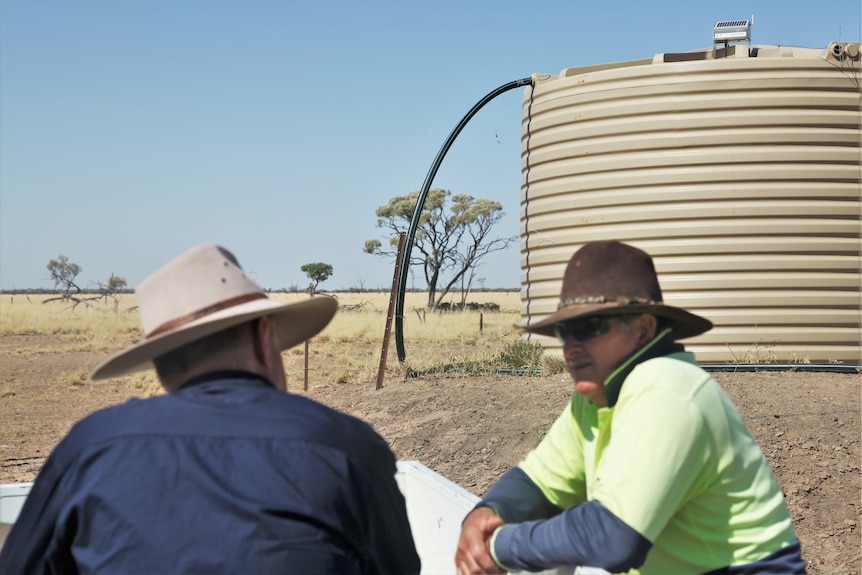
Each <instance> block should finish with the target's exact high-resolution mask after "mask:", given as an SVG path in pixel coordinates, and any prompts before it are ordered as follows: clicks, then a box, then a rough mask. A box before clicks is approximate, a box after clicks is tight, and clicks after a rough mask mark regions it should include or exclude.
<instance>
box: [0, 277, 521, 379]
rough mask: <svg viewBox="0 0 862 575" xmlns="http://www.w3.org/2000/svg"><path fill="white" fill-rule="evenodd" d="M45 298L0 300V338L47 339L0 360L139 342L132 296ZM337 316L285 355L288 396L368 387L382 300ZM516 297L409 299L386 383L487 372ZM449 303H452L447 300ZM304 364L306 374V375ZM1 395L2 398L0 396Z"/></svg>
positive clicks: (354, 304) (507, 341)
mask: <svg viewBox="0 0 862 575" xmlns="http://www.w3.org/2000/svg"><path fill="white" fill-rule="evenodd" d="M49 297H51V296H37V295H30V296H26V295H20V294H19V295H14V296H13V295H9V294H2V295H0V336H2V335H12V334H15V335H26V334H35V333H38V334H46V335H51V336H53V337H52V338H51V341H52V343H51V348H50V349H49V348H46V346H45V345H44V340H42V343H41V344H40V346H39V347H38V348H32V347H27V346H26V344H21V346H19V347H17V348H15V349H9V348H8V347H6V348H4V351H3V353H16V354H37V353H62V352H79V351H88V352H113V351H118V350H120V349H123V348H125V347H127V346H128V345H129V344H130V343H132V342H134V341H136V340H137V339H139V338H140V337H142V335H143V334H142V332H141V329H140V323H139V318H138V313H137V308H136V307H135V306H136V303H135V298H134V296H133V295H126V296H123V297H122V298H121V299H120V300H119V301H118V302H114V301H113V300H109V301H107V302H102V301H99V302H92V305H91V306H89V307H88V306H84V305H78V306H76V307H72V306H71V305H69V304H68V303H64V302H48V303H44V301H45V300H46V299H48V298H49ZM270 297H272V298H273V299H276V300H279V301H297V300H300V299H303V298H305V297H307V296H306V295H304V294H271V296H270ZM335 297H337V299H338V301H339V313H338V314H336V316H335V319H333V321H332V322H331V323H330V324H329V325H328V326H327V327H326V329H324V330H323V332H321V333H320V334H318V335H317V336H316V337H315V338H313V339H312V340H311V341H310V342H309V343H308V347H307V352H308V353H307V356H306V346H304V345H300V346H298V347H295V348H293V349H290V350H287V351H285V353H284V364H285V371H286V372H287V374H288V379H289V381H290V382H291V383H290V385H291V387H292V388H296V387H297V386H302V385H304V381H305V378H306V374H307V377H308V380H309V381H310V382H311V385H321V384H322V385H327V384H348V383H372V382H376V380H377V373H378V369H379V364H380V358H381V353H382V345H383V336H384V331H385V328H386V320H387V318H386V316H387V312H388V309H389V294H388V293H339V294H335ZM519 298H520V296H519V294H518V292H515V291H512V292H508V293H505V292H477V293H471V294H470V295H469V297H468V298H467V300H468V301H470V302H477V303H480V304H484V303H489V302H493V303H496V304H497V305H499V306H500V311H494V312H491V311H483V312H480V311H463V312H447V313H438V312H431V311H427V310H426V309H425V302H426V299H427V296H426V294H424V293H411V294H407V295H406V297H405V304H404V322H403V324H404V344H405V345H404V346H405V350H406V356H407V357H406V361H405V363H404V364H403V365H402V364H401V363H400V362H399V361H398V357H397V352H396V344H395V325H394V321H393V322H392V325H391V332H390V333H391V335H390V345H389V351H388V354H387V362H386V370H387V375H386V377H387V378H391V377H401V376H404V375H406V373H407V372H408V371H409V370H426V369H436V368H440V367H442V366H448V365H455V366H457V365H475V364H485V365H493V364H494V362H495V361H498V358H499V356H500V354H501V352H502V351H503V350H505V349H506V348H507V346H511V345H513V344H515V343H517V342H518V341H519V335H518V330H516V329H515V328H514V327H513V325H514V324H516V323H518V322H519V321H520V315H519V309H520V299H519ZM452 301H459V300H458V299H453V300H452ZM306 364H307V367H306ZM130 377H131V383H132V386H133V387H135V394H136V395H141V394H144V395H151V394H153V393H157V392H158V383H157V382H156V380H155V377H154V376H153V375H152V374H135V375H133V376H130ZM85 382H86V372H85V371H84V370H83V368H82V369H81V370H80V371H76V372H74V373H70V374H69V375H68V377H67V380H66V382H65V387H66V388H67V389H77V388H80V387H81V386H83V385H84V384H85ZM0 392H2V390H0Z"/></svg>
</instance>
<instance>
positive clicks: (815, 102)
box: [520, 42, 862, 365]
mask: <svg viewBox="0 0 862 575" xmlns="http://www.w3.org/2000/svg"><path fill="white" fill-rule="evenodd" d="M859 51H860V50H859V44H858V43H837V42H836V43H832V44H830V45H829V46H828V47H826V48H825V49H823V50H819V49H810V48H793V47H786V46H754V45H736V46H730V47H727V48H720V49H705V50H698V51H693V52H685V53H680V54H659V55H657V56H655V57H653V58H649V59H644V60H635V61H629V62H619V63H612V64H603V65H596V66H587V67H580V68H568V69H565V70H563V71H562V72H561V73H560V74H559V75H543V74H535V75H534V76H533V83H532V85H531V86H530V87H528V88H526V89H525V92H524V101H523V118H522V124H523V129H522V175H523V178H522V185H521V192H522V193H521V214H520V220H521V231H520V234H521V286H522V289H521V316H522V321H523V322H524V323H528V322H531V321H537V320H538V319H541V318H542V317H545V316H546V315H548V314H550V313H552V312H553V311H554V310H555V309H556V305H557V302H558V300H559V293H560V287H561V282H562V275H563V271H564V269H565V265H566V263H567V261H568V260H569V258H570V257H571V255H572V254H573V253H574V252H575V251H576V250H577V249H578V248H579V247H580V246H582V245H583V244H584V243H586V242H590V241H594V240H603V239H617V240H620V241H624V242H627V243H630V244H632V245H635V246H637V247H640V248H641V249H643V250H645V251H647V252H648V253H650V254H651V255H652V256H653V259H654V261H655V264H656V269H657V271H658V274H659V281H660V283H661V286H662V289H663V292H664V296H665V301H666V303H669V304H671V305H676V306H680V307H684V308H686V309H688V310H690V311H692V312H694V313H697V314H700V315H703V316H705V317H707V318H709V319H711V320H712V322H713V323H714V324H715V328H714V329H713V330H712V331H710V332H708V333H706V334H704V335H701V336H698V337H695V338H691V339H688V340H684V342H683V343H685V344H686V347H687V348H688V349H690V350H691V351H694V352H695V353H696V354H697V357H698V360H699V361H701V362H702V363H704V362H707V363H712V362H715V363H744V364H757V363H763V364H767V363H773V364H774V363H795V364H809V363H813V364H853V365H858V364H859V363H860V357H862V345H860V338H862V335H860V334H862V329H860V328H861V327H862V325H860V324H862V279H860V278H862V275H860V252H862V250H860V242H862V239H860V238H862V218H860V204H862V202H860V193H862V192H860V187H862V141H860V140H862V129H860V128H862V126H860V122H862V109H861V108H860V100H862V90H860V56H859ZM533 337H538V340H539V341H541V342H542V344H543V345H545V347H546V348H548V349H550V350H553V349H556V350H557V351H559V344H557V342H555V341H553V340H551V339H548V338H544V337H541V336H533Z"/></svg>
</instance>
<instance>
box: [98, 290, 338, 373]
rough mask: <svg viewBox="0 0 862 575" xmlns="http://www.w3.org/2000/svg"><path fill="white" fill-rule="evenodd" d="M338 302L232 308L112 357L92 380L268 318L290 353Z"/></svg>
mask: <svg viewBox="0 0 862 575" xmlns="http://www.w3.org/2000/svg"><path fill="white" fill-rule="evenodd" d="M337 309H338V302H337V301H336V300H335V298H332V297H328V296H317V297H313V298H309V299H306V300H303V301H300V302H292V303H280V302H275V301H273V300H270V299H259V300H254V301H250V302H247V303H244V304H240V305H236V306H232V307H230V308H227V309H224V310H222V311H219V312H217V313H214V314H211V315H208V316H206V317H203V318H200V319H198V320H195V321H193V322H190V323H187V324H184V325H182V326H179V327H176V328H174V329H172V330H169V331H166V332H164V333H160V334H159V335H157V336H155V337H151V338H146V339H144V340H143V341H140V342H138V343H136V344H135V345H133V346H132V347H130V348H128V349H125V350H123V351H121V352H119V353H116V354H115V355H113V356H111V357H109V358H108V359H107V360H105V361H104V362H102V363H101V364H100V365H99V366H98V367H96V368H95V369H94V370H93V372H92V373H91V374H90V378H91V379H106V378H110V377H118V376H120V375H126V374H129V373H134V372H137V371H142V370H145V369H151V368H152V367H153V359H155V358H157V357H159V356H160V355H164V354H165V353H168V352H169V351H173V350H175V349H177V348H179V347H182V346H183V345H186V344H188V343H191V342H193V341H195V340H197V339H200V338H202V337H206V336H208V335H212V334H214V333H216V332H219V331H222V330H224V329H227V328H230V327H233V326H235V325H240V324H242V323H245V322H249V321H252V320H255V319H257V318H260V317H264V316H267V317H269V318H270V320H271V321H272V323H273V326H274V329H275V333H276V334H277V336H278V341H279V344H280V347H281V349H282V351H283V350H286V349H288V348H290V347H293V346H294V345H296V344H298V343H300V342H303V341H305V340H307V339H310V338H311V337H313V336H314V335H316V334H317V333H318V332H320V331H321V330H322V329H323V328H324V327H326V325H327V324H328V323H329V322H330V320H332V318H333V316H334V315H335V311H336V310H337Z"/></svg>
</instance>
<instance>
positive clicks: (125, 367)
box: [90, 243, 338, 379]
mask: <svg viewBox="0 0 862 575" xmlns="http://www.w3.org/2000/svg"><path fill="white" fill-rule="evenodd" d="M135 295H136V297H137V300H138V311H139V313H140V316H141V324H142V326H143V329H144V339H143V340H141V341H140V342H138V343H136V344H135V345H133V346H132V347H130V348H128V349H126V350H123V351H121V352H119V353H117V354H116V355H114V356H112V357H110V358H109V359H107V360H106V361H105V362H103V363H102V364H101V365H99V366H98V367H97V368H96V369H95V370H93V373H91V374H90V377H91V378H92V379H105V378H108V377H116V376H119V375H123V374H127V373H133V372H136V371H141V370H144V369H149V368H152V367H153V364H152V360H153V359H154V358H156V357H159V356H160V355H163V354H165V353H167V352H169V351H173V350H175V349H177V348H179V347H181V346H183V345H185V344H187V343H191V342H193V341H195V340H197V339H200V338H202V337H205V336H207V335H211V334H214V333H216V332H218V331H221V330H224V329H227V328H229V327H233V326H235V325H239V324H241V323H245V322H248V321H252V320H254V319H257V318H259V317H263V316H268V317H269V318H270V321H271V322H272V325H273V328H274V329H275V332H276V334H277V335H278V341H279V343H280V344H281V349H282V350H285V349H287V348H289V347H292V346H294V345H296V344H298V343H300V342H302V341H305V340H307V339H309V338H311V337H312V336H314V335H315V334H317V333H318V332H319V331H320V330H322V329H323V328H324V327H326V324H328V323H329V321H330V320H331V319H332V317H333V316H334V315H335V310H336V309H337V307H338V304H337V302H336V301H335V299H334V298H331V297H327V296H317V297H313V298H308V299H306V300H302V301H299V302H295V303H280V302H276V301H273V300H271V299H269V298H268V297H267V296H266V293H264V291H263V289H262V288H261V287H260V286H259V285H257V283H256V282H255V281H253V280H252V279H251V278H249V277H248V276H246V274H245V272H244V271H243V270H242V268H241V267H240V266H239V262H237V260H236V258H235V257H234V255H233V254H232V253H231V252H229V251H228V250H226V249H225V248H223V247H221V246H218V245H216V244H212V243H209V244H203V245H200V246H197V247H195V248H192V249H191V250H189V251H187V252H185V253H184V254H182V255H180V256H179V257H177V258H176V259H174V260H173V261H171V262H169V263H168V264H167V265H165V266H164V267H162V268H161V269H160V270H158V271H156V272H155V273H153V274H152V275H151V276H149V277H148V278H146V279H145V280H144V281H143V282H141V285H139V286H138V288H137V289H136V290H135Z"/></svg>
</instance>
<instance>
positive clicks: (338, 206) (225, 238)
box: [0, 0, 862, 289]
mask: <svg viewBox="0 0 862 575" xmlns="http://www.w3.org/2000/svg"><path fill="white" fill-rule="evenodd" d="M752 14H753V15H754V18H755V22H754V27H753V28H752V43H753V44H782V45H793V46H805V47H812V48H822V47H825V46H826V45H827V44H828V43H829V42H831V41H835V40H839V39H840V40H844V41H850V40H853V41H858V40H859V39H860V20H862V16H861V15H860V0H830V1H828V2H816V1H810V0H808V1H798V0H750V1H739V0H724V1H722V2H701V1H697V0H671V1H663V2H662V1H659V2H642V1H640V0H630V1H623V0H602V1H600V2H586V1H576V0H568V1H548V0H531V1H523V0H522V1H519V2H514V1H509V0H493V1H492V0H487V1H478V0H475V1H471V0H435V1H430V0H429V1H425V2H420V1H409V0H372V1H365V2H360V1H347V0H345V1H326V0H323V1H288V0H277V1H276V0H272V1H261V0H248V1H242V2H240V1H230V2H228V1H222V0H208V1H203V0H201V1H196V0H183V1H169V0H158V1H154V2H132V1H118V0H110V1H108V0H90V1H87V2H68V1H31V0H0V288H2V289H13V288H40V287H51V282H50V281H49V279H48V272H47V270H46V269H45V265H46V264H47V263H48V261H49V260H50V259H52V258H55V257H56V256H57V255H59V254H64V255H66V256H68V257H69V258H70V259H71V260H72V261H74V262H76V263H78V264H79V265H81V266H82V267H83V270H84V271H83V273H82V274H81V275H80V276H79V279H80V280H81V281H80V283H81V285H82V287H83V286H91V285H93V284H95V283H96V282H99V281H101V282H105V281H106V280H107V279H108V277H109V276H110V275H111V273H114V274H117V275H119V276H123V277H125V278H126V279H127V280H128V282H129V284H130V285H131V286H135V285H137V284H138V283H139V282H140V281H141V280H142V279H143V278H144V277H146V276H147V275H148V274H149V273H151V272H152V271H154V270H155V269H156V268H158V267H159V266H161V265H162V264H163V263H165V262H167V261H168V260H170V259H171V258H173V257H174V256H175V255H177V254H179V253H180V252H182V251H184V250H186V249H187V248H190V247H192V246H194V245H196V244H198V243H201V242H205V241H215V242H218V243H220V244H222V245H224V246H226V247H228V248H229V249H231V250H233V251H234V252H235V253H236V255H237V256H238V258H239V260H240V262H241V263H242V264H243V266H244V267H245V268H246V269H247V270H250V271H251V273H252V274H253V275H254V276H255V277H256V278H257V280H258V281H259V282H260V283H261V284H262V285H263V286H265V287H269V288H275V289H277V288H281V287H287V286H290V285H292V284H296V285H299V286H305V285H307V283H308V279H307V278H306V277H305V274H304V273H303V272H301V271H300V269H299V268H300V266H302V265H303V264H305V263H308V262H315V261H322V262H326V263H329V264H331V265H332V266H333V267H334V274H333V276H332V278H330V279H329V280H328V281H327V282H326V283H324V284H323V288H325V289H342V288H349V287H358V286H360V285H364V286H365V287H366V288H389V287H390V285H391V282H392V270H393V263H392V262H389V261H384V260H380V259H377V258H374V257H373V256H370V255H367V254H364V253H363V252H362V246H363V244H364V242H365V240H366V239H370V238H375V237H378V238H379V237H381V234H382V230H380V229H378V228H376V227H375V222H376V217H375V215H374V213H375V210H376V208H377V207H378V206H380V205H383V204H385V203H386V202H387V201H388V200H389V198H391V197H393V196H395V195H401V194H407V193H409V192H411V191H414V190H418V189H419V188H421V186H422V183H423V181H424V180H425V176H426V174H427V172H428V169H429V168H430V166H431V164H432V162H433V160H434V158H435V156H436V154H437V151H438V150H439V149H440V147H441V145H442V144H443V142H444V141H445V139H446V137H447V136H448V135H449V133H450V132H451V131H452V129H453V128H454V127H455V125H456V124H457V123H458V121H460V119H461V118H462V117H463V116H464V115H465V114H466V113H467V111H468V110H469V109H470V108H471V107H472V106H473V105H474V104H476V103H477V102H478V101H479V100H480V99H481V98H482V97H483V96H485V95H486V94H487V93H489V92H490V91H491V90H493V89H494V88H496V87H498V86H501V85H503V84H505V83H507V82H509V81H512V80H516V79H519V78H523V77H527V76H530V75H531V74H533V73H552V74H556V73H559V72H560V71H561V70H563V69H564V68H568V67H574V66H582V65H588V64H600V63H608V62H616V61H623V60H633V59H638V58H644V57H651V56H653V55H654V54H658V53H662V52H682V51H688V50H696V49H701V48H707V47H710V46H711V45H712V25H713V23H714V22H715V21H716V20H733V19H746V18H749V17H750V16H751V15H752ZM522 96H523V92H522V90H521V89H517V90H512V91H510V92H507V93H506V94H504V95H502V96H500V97H498V98H496V99H495V100H493V101H492V102H491V103H489V104H488V105H487V106H485V107H484V108H483V109H482V111H480V112H479V114H478V115H477V116H476V117H475V118H474V119H473V120H472V122H471V123H470V124H468V125H467V127H466V129H465V130H464V131H463V133H462V134H461V136H460V137H459V139H458V140H457V141H456V143H455V145H454V146H453V148H452V149H451V150H450V152H449V154H448V155H447V157H446V159H445V161H444V162H443V165H442V167H441V169H440V171H439V172H438V174H437V176H436V178H435V180H434V186H435V187H443V188H448V189H451V190H452V191H453V192H455V193H467V194H471V195H473V196H476V197H483V198H491V199H494V200H497V201H499V202H501V203H502V204H503V207H504V209H505V211H506V217H505V218H504V219H503V220H502V221H501V222H500V224H498V228H497V232H498V234H499V235H515V234H517V233H518V211H519V205H518V204H519V195H520V157H519V152H520V129H521V99H522ZM519 259H520V257H519V253H518V246H517V244H515V245H513V247H511V248H510V249H509V250H507V251H506V252H504V253H500V254H497V255H495V256H494V257H492V258H488V259H487V260H486V263H485V265H484V266H483V267H482V268H481V270H480V272H479V273H478V276H479V277H484V278H486V282H485V285H486V286H487V287H516V286H518V284H519V278H520V270H519ZM415 272H416V279H415V283H414V285H415V286H416V287H423V286H424V282H423V281H422V280H421V277H422V276H421V271H420V270H418V269H417V270H415ZM408 285H410V283H409V282H408Z"/></svg>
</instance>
